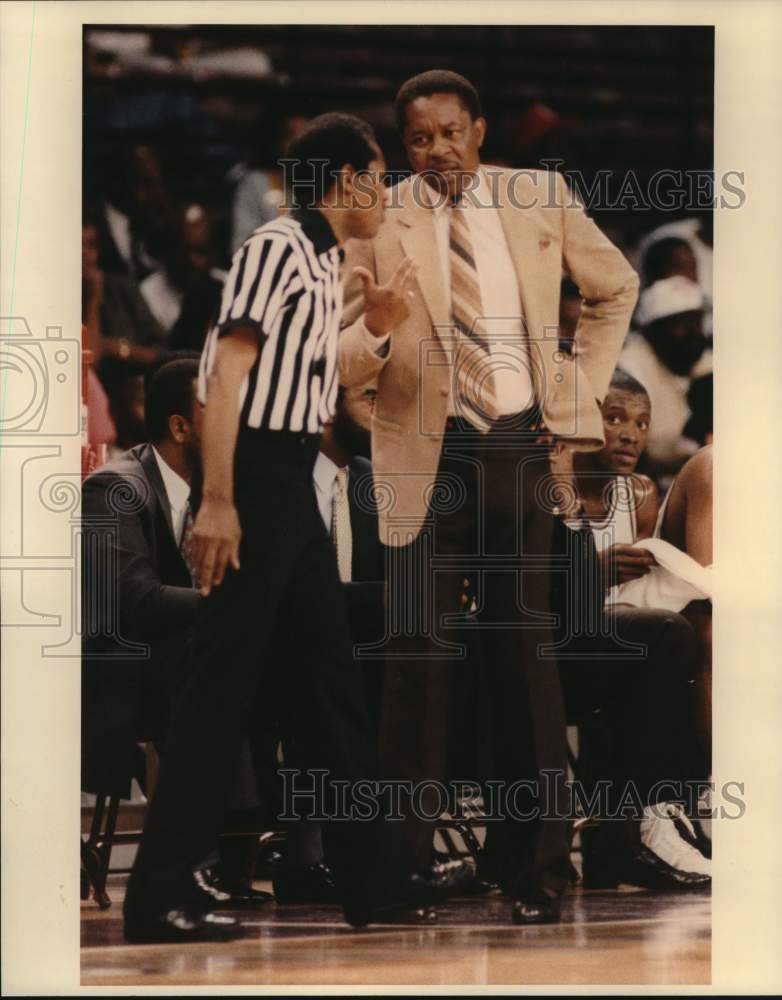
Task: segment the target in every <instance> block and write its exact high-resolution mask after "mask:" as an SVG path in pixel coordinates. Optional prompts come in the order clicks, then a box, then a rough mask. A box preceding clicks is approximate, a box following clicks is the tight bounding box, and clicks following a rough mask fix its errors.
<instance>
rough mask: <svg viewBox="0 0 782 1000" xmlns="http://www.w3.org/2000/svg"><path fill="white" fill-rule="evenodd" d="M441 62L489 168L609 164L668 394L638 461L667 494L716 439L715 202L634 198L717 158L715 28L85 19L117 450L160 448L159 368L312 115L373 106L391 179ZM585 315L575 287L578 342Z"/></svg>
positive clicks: (279, 182) (186, 338)
mask: <svg viewBox="0 0 782 1000" xmlns="http://www.w3.org/2000/svg"><path fill="white" fill-rule="evenodd" d="M432 67H442V68H448V69H453V70H456V71H457V72H460V73H463V74H464V75H465V76H467V77H468V78H469V79H471V80H472V81H473V82H474V83H475V85H476V86H477V88H478V90H479V92H480V94H481V97H482V100H483V104H484V113H485V115H486V117H487V120H488V123H489V131H488V136H487V142H486V146H485V148H484V157H483V159H484V162H486V163H496V164H501V165H506V166H512V167H518V168H534V167H538V166H543V167H544V168H548V169H552V168H553V169H557V170H560V171H563V172H564V173H565V175H566V176H567V177H568V178H569V179H570V180H571V183H573V181H574V179H576V178H577V179H578V181H579V184H578V185H575V186H576V187H577V188H578V190H579V191H583V190H584V186H586V188H589V187H590V185H593V184H594V182H595V180H596V178H597V177H598V175H599V174H601V175H604V176H605V177H606V178H607V180H606V185H605V186H604V187H603V188H601V190H602V192H603V194H602V200H600V199H597V200H596V201H595V203H593V204H592V203H590V204H589V205H588V208H589V211H590V214H591V215H592V216H593V217H594V218H595V220H596V221H597V223H598V224H599V225H600V227H601V229H603V231H604V232H606V234H607V235H608V236H609V237H610V238H611V239H612V240H613V241H614V242H615V243H616V244H617V245H618V246H619V247H620V248H621V249H622V250H623V252H624V253H625V254H626V256H627V257H628V259H630V261H631V262H632V263H633V264H634V266H635V267H636V268H637V270H638V271H639V273H640V275H641V294H640V298H639V303H638V307H637V310H636V313H635V317H634V321H633V328H632V330H631V332H630V334H629V336H628V339H627V342H626V345H625V348H624V351H623V353H622V356H621V359H620V366H621V367H622V368H624V369H625V370H626V371H627V372H628V373H629V374H631V375H633V376H634V377H635V378H637V379H638V380H639V381H640V382H641V383H642V384H643V385H644V386H645V387H646V389H647V391H648V392H649V395H650V398H651V402H652V412H653V421H652V432H651V434H650V437H649V441H648V446H647V452H646V455H645V456H644V459H643V463H642V465H640V466H639V471H640V472H646V473H648V474H650V475H652V476H653V477H654V478H655V479H656V480H657V482H658V484H659V485H660V486H662V487H664V486H666V485H667V484H668V483H669V482H670V480H671V478H672V476H673V475H674V474H675V472H676V471H677V470H678V469H679V468H680V467H681V465H682V464H683V462H684V461H685V460H686V458H687V457H688V456H689V455H690V454H692V453H693V452H694V451H695V450H696V449H697V448H698V447H700V446H701V445H703V444H704V443H709V442H710V441H711V439H712V377H711V342H712V336H713V329H712V326H713V325H712V212H711V209H709V208H705V209H704V208H701V207H699V206H696V205H694V204H692V203H690V204H687V203H683V202H682V200H681V199H679V203H677V205H676V208H674V209H672V210H664V209H663V208H662V207H661V206H658V207H654V205H648V204H646V205H643V206H640V207H639V205H638V202H637V199H636V200H635V201H634V199H633V198H632V197H628V196H627V193H628V192H632V191H633V190H644V191H645V190H648V189H649V187H650V179H652V178H654V177H655V176H656V175H658V174H659V172H660V171H668V172H672V174H673V175H675V173H676V172H677V171H683V172H691V173H692V174H693V175H708V173H709V171H710V170H711V169H712V141H713V94H712V88H713V32H712V29H710V28H697V27H696V28H666V27H633V28H626V27H622V28H614V27H600V28H598V27H561V28H555V27H545V28H538V27H535V28H532V27H492V26H459V27H448V26H396V27H394V26H371V27H369V26H355V27H354V26H316V25H311V26H310V25H300V26H284V25H280V26H241V27H230V26H225V27H222V26H221V27H217V26H212V27H203V26H198V27H177V28H163V27H155V28H154V29H148V28H128V27H125V28H118V27H116V26H112V27H110V28H99V27H94V28H89V29H86V30H85V36H84V88H85V89H84V160H83V163H84V190H83V216H82V219H83V221H82V311H83V315H82V321H83V324H84V326H85V327H86V331H87V333H86V342H85V346H86V347H88V348H89V349H90V350H91V351H92V353H93V357H94V372H93V374H92V375H91V383H90V395H89V420H90V438H91V441H92V443H103V444H107V445H108V455H109V457H111V455H112V454H115V453H117V452H120V451H124V450H125V449H127V448H129V447H131V446H133V445H135V444H137V443H139V442H141V441H144V440H146V433H145V428H144V384H145V378H148V377H149V375H150V373H151V372H152V371H154V370H155V369H156V368H157V367H158V366H159V364H160V363H161V361H162V360H165V359H167V358H169V357H170V356H172V354H173V355H174V356H176V355H177V354H179V353H188V352H198V351H199V350H200V348H201V346H202V344H203V340H204V337H205V335H206V332H207V329H208V327H209V325H210V322H211V320H212V317H213V315H214V313H215V310H216V308H217V306H218V303H219V301H220V295H221V290H222V285H223V282H224V280H225V277H226V273H227V270H228V267H229V265H230V260H231V256H232V254H233V252H234V251H235V250H236V248H237V247H238V246H239V245H240V244H241V243H242V241H243V240H244V239H245V238H246V237H247V236H248V235H249V234H250V233H251V232H252V231H253V230H254V229H255V228H256V227H257V226H259V225H262V224H263V223H265V222H267V221H269V220H270V219H272V218H274V217H275V216H276V214H277V213H278V212H279V210H280V206H281V203H282V202H283V191H282V187H283V179H282V172H281V170H280V168H279V166H278V163H277V161H278V158H279V157H280V156H283V155H284V153H285V150H286V147H287V144H288V143H289V142H290V140H291V139H292V138H293V137H294V136H295V135H296V134H297V132H298V131H300V130H301V128H302V127H303V125H304V124H305V123H306V122H307V121H308V119H309V118H311V117H313V116H315V115H317V114H319V113H321V112H323V111H327V110H344V111H350V112H354V113H356V114H359V115H361V116H362V117H364V118H366V119H367V120H368V121H369V122H370V123H371V124H372V125H373V127H374V128H375V130H376V133H377V135H378V139H379V141H380V143H381V145H382V147H383V149H384V152H385V155H386V159H387V164H388V168H389V171H390V173H391V174H393V171H395V170H402V169H404V168H405V167H406V161H405V158H404V152H403V149H402V146H401V143H400V140H399V137H398V135H397V134H396V130H395V127H394V123H393V114H392V102H393V97H394V95H395V93H396V90H397V88H398V86H399V84H400V82H401V81H403V80H404V79H406V78H407V77H409V76H411V75H412V74H414V73H416V72H419V71H421V70H424V69H430V68H432ZM631 175H632V179H633V185H636V186H635V187H633V186H632V185H631V186H628V177H630V176H631ZM672 183H673V182H672ZM656 190H657V191H658V193H661V192H662V193H663V194H664V193H665V188H664V187H662V188H661V187H660V186H659V185H658V186H657V188H656ZM674 200H675V199H674ZM670 203H671V199H669V204H670ZM579 309H580V301H579V295H578V290H577V289H576V288H575V287H574V286H573V285H572V284H571V283H570V282H569V281H568V280H567V279H564V280H563V288H562V306H561V329H560V337H561V341H562V344H563V347H564V348H565V349H567V347H568V343H569V341H570V340H571V339H572V335H573V331H574V329H575V325H576V323H577V321H578V313H579Z"/></svg>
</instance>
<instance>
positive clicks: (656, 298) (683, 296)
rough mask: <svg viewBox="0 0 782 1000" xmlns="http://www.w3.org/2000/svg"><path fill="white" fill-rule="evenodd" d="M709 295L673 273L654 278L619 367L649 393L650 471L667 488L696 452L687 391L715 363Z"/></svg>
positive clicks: (691, 282) (639, 305)
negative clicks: (706, 319)
mask: <svg viewBox="0 0 782 1000" xmlns="http://www.w3.org/2000/svg"><path fill="white" fill-rule="evenodd" d="M703 310H704V296H703V292H702V290H701V288H700V287H699V285H697V284H696V283H695V282H694V281H691V280H690V279H689V278H685V277H684V276H683V275H674V276H673V277H670V278H663V279H661V280H660V281H655V282H654V284H652V285H650V286H649V287H648V288H646V289H645V290H644V291H643V292H642V293H641V296H640V299H639V302H638V309H637V310H636V317H635V319H636V325H637V327H638V329H639V331H640V332H639V333H632V334H630V336H629V337H628V338H627V342H626V343H625V347H624V350H623V351H622V354H621V357H620V358H619V367H620V368H622V369H623V370H624V371H626V372H627V373H628V374H629V375H632V376H633V377H634V378H636V379H638V381H639V382H641V383H642V385H644V386H645V387H646V389H647V391H648V393H649V398H650V400H651V404H652V410H653V412H654V425H653V427H652V429H651V432H650V434H649V440H648V444H647V456H648V460H649V471H650V473H651V474H652V475H653V476H654V477H655V478H657V480H658V485H660V486H662V487H665V486H666V485H667V484H668V483H669V482H670V479H671V478H672V477H673V475H675V473H676V472H677V471H678V469H679V468H680V467H681V465H682V464H683V463H684V461H685V460H686V459H687V458H688V457H689V455H690V454H691V453H692V445H691V444H690V443H689V442H688V441H687V440H686V439H685V437H684V434H683V431H684V427H685V424H686V423H687V420H688V419H689V417H690V408H689V405H688V402H687V391H688V390H689V388H690V384H691V382H692V380H693V379H695V378H698V377H700V376H702V375H706V374H708V373H709V372H710V371H711V368H712V356H711V352H710V351H708V350H707V340H706V337H705V336H704V333H703Z"/></svg>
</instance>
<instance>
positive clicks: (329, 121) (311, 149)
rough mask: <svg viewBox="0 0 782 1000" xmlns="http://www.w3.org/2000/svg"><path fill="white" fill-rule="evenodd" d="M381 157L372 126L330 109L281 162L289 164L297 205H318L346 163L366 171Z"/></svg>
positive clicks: (298, 138)
mask: <svg viewBox="0 0 782 1000" xmlns="http://www.w3.org/2000/svg"><path fill="white" fill-rule="evenodd" d="M377 156H378V145H377V139H376V138H375V133H374V132H373V131H372V127H371V125H369V124H368V123H367V122H365V121H364V120H363V119H362V118H358V117H357V116H356V115H349V114H345V113H344V112H341V111H330V112H328V114H325V115H319V116H318V117H317V118H313V119H312V121H311V122H310V123H309V125H307V127H306V128H305V129H304V130H303V131H301V132H300V133H299V134H298V135H297V136H296V138H295V139H294V140H293V141H292V142H291V144H290V146H289V147H288V153H287V155H286V156H285V158H284V160H281V161H280V162H281V163H282V164H283V165H284V167H285V172H286V182H287V183H286V187H287V189H288V191H289V193H290V195H291V200H292V201H293V204H294V206H296V207H297V208H305V207H306V208H314V206H315V205H316V204H317V203H318V202H320V201H322V200H323V198H324V197H325V196H326V195H327V194H328V192H329V191H330V190H331V188H332V186H333V185H334V183H335V182H336V179H337V174H338V173H339V171H340V170H341V169H342V168H343V167H344V166H346V165H347V164H350V166H352V167H353V169H354V170H357V171H361V170H366V169H367V168H368V167H369V164H370V163H371V162H372V160H374V159H376V158H377ZM305 164H306V166H305Z"/></svg>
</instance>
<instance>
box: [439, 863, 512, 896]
mask: <svg viewBox="0 0 782 1000" xmlns="http://www.w3.org/2000/svg"><path fill="white" fill-rule="evenodd" d="M425 871H427V872H429V873H430V874H431V876H432V877H433V878H434V879H436V880H438V883H439V885H440V886H441V888H440V890H439V891H440V892H442V893H446V892H447V894H448V895H449V896H480V895H483V894H485V893H487V892H491V891H492V889H494V888H495V886H494V885H493V884H492V883H490V882H485V881H484V880H483V879H480V878H478V875H477V874H476V871H475V868H474V866H473V865H471V864H470V863H469V862H468V861H463V860H459V859H458V858H453V859H449V860H447V861H437V862H435V863H434V864H433V865H431V867H430V868H428V869H425Z"/></svg>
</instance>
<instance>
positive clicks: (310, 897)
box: [272, 863, 340, 904]
mask: <svg viewBox="0 0 782 1000" xmlns="http://www.w3.org/2000/svg"><path fill="white" fill-rule="evenodd" d="M272 887H273V888H274V898H275V899H276V900H277V902H278V903H282V904H286V903H339V902H340V896H339V892H338V891H337V885H336V883H335V881H334V875H333V873H332V871H331V869H330V868H329V867H328V865H324V864H320V863H319V864H314V865H309V866H308V867H306V868H284V867H282V866H278V867H277V868H276V869H275V871H274V875H273V877H272Z"/></svg>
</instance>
